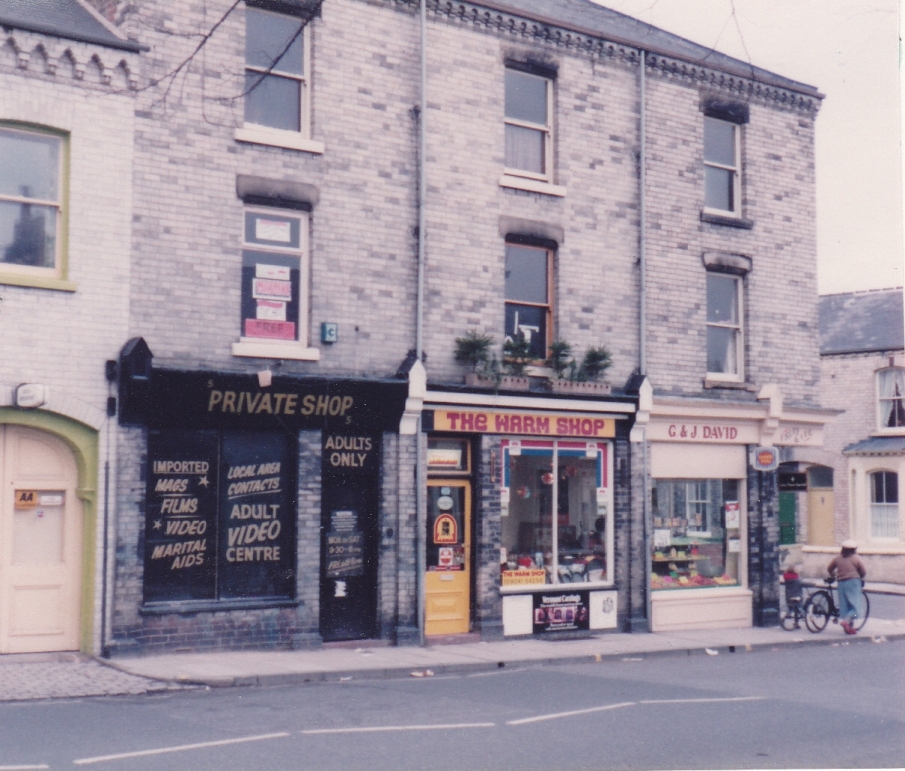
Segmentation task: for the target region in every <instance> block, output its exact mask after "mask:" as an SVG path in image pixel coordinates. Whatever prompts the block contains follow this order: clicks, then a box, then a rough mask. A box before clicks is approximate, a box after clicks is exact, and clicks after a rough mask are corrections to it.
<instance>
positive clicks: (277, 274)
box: [255, 262, 292, 281]
mask: <svg viewBox="0 0 905 771" xmlns="http://www.w3.org/2000/svg"><path fill="white" fill-rule="evenodd" d="M255 276H256V277H257V278H269V279H273V280H275V281H289V279H290V278H291V277H292V273H291V271H290V269H289V268H288V267H286V266H284V265H268V264H267V263H266V262H259V263H258V264H257V265H255Z"/></svg>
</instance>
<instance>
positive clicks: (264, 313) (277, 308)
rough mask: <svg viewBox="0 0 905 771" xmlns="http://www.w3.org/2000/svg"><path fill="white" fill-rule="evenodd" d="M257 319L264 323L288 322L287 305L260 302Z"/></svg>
mask: <svg viewBox="0 0 905 771" xmlns="http://www.w3.org/2000/svg"><path fill="white" fill-rule="evenodd" d="M257 317H258V318H259V319H263V320H264V321H286V303H281V302H277V301H276V300H258V305H257Z"/></svg>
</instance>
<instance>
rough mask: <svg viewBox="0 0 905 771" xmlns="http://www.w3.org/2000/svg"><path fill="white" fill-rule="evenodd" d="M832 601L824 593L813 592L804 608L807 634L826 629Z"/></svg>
mask: <svg viewBox="0 0 905 771" xmlns="http://www.w3.org/2000/svg"><path fill="white" fill-rule="evenodd" d="M832 603H833V601H832V599H831V598H830V596H829V595H828V594H827V593H826V592H824V591H819V592H814V593H813V594H812V595H811V596H810V597H808V601H807V602H806V603H805V606H804V623H805V626H807V628H808V631H809V632H813V633H814V634H816V633H817V632H822V631H823V630H824V629H826V625H827V622H828V621H829V620H830V607H831V606H832Z"/></svg>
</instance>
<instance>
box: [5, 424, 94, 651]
mask: <svg viewBox="0 0 905 771" xmlns="http://www.w3.org/2000/svg"><path fill="white" fill-rule="evenodd" d="M77 483H78V471H77V469H76V464H75V459H74V458H73V456H72V452H71V451H70V450H69V448H68V447H67V446H66V444H65V443H64V442H62V441H61V440H60V439H57V438H56V437H54V436H52V435H50V434H47V433H45V432H43V431H38V430H36V429H33V428H25V427H22V426H11V425H7V426H0V653H26V652H37V651H65V650H77V649H78V647H79V619H80V612H81V608H80V597H81V574H82V505H81V501H79V499H78V498H77V496H76V485H77Z"/></svg>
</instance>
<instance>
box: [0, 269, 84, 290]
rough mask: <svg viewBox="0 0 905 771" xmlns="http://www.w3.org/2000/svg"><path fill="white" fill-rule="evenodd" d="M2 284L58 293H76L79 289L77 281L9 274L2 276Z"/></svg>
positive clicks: (0, 281) (0, 278)
mask: <svg viewBox="0 0 905 771" xmlns="http://www.w3.org/2000/svg"><path fill="white" fill-rule="evenodd" d="M0 284H5V285H7V286H29V287H32V288H34V289H55V290H56V291H58V292H75V291H77V290H78V288H79V285H78V284H76V283H75V281H67V280H66V279H63V278H49V277H48V278H45V277H43V276H28V275H24V274H23V275H14V274H9V273H7V274H6V275H0Z"/></svg>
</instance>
